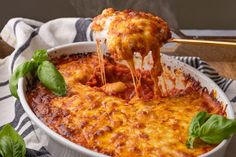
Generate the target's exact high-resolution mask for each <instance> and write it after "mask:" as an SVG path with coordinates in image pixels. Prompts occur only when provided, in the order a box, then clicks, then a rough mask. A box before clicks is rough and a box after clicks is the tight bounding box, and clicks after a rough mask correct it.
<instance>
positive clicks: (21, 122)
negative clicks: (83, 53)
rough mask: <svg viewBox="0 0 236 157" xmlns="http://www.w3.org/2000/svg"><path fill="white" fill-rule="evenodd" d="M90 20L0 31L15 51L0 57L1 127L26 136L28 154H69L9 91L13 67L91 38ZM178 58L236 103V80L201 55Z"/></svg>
mask: <svg viewBox="0 0 236 157" xmlns="http://www.w3.org/2000/svg"><path fill="white" fill-rule="evenodd" d="M90 23H91V19H90V18H61V19H56V20H52V21H49V22H47V23H42V22H38V21H35V20H30V19H25V18H13V19H11V20H9V22H8V23H7V24H6V25H5V27H4V28H3V30H2V31H1V34H0V35H1V37H2V39H3V40H4V41H5V42H7V43H8V44H9V45H11V46H12V47H14V48H15V50H14V52H13V53H12V54H11V55H10V56H8V57H6V58H4V59H1V60H0V112H1V114H0V126H1V127H2V126H3V125H4V124H7V123H10V124H11V125H12V126H13V127H14V128H15V130H16V131H17V132H18V133H19V134H20V135H21V136H22V137H23V138H24V140H25V143H26V146H27V156H40V157H47V156H57V157H59V156H61V157H62V156H67V157H68V156H70V155H69V154H67V153H66V152H60V150H58V149H57V148H55V147H54V145H53V144H50V140H49V139H48V137H47V136H46V135H45V134H44V133H43V132H42V131H41V130H40V129H38V128H36V127H35V126H34V125H33V124H32V122H31V121H30V119H29V118H28V116H27V115H26V113H25V112H24V110H23V108H22V106H21V104H20V102H19V101H18V100H16V99H15V98H14V97H13V96H11V94H10V91H9V88H8V84H9V77H10V75H11V73H12V72H13V70H14V68H15V67H16V66H17V65H19V64H20V63H22V62H23V61H25V60H29V59H30V58H31V56H32V52H33V51H34V50H36V49H48V48H51V47H55V46H58V45H62V44H67V43H72V42H82V41H92V40H93V37H92V32H91V29H90V27H89V25H90ZM0 53H1V52H0ZM176 58H177V59H179V60H180V61H182V62H185V63H187V64H189V65H191V66H193V67H194V68H196V69H198V70H199V71H201V72H202V73H204V74H205V75H207V76H208V77H209V78H211V79H212V80H213V81H215V82H216V83H217V84H218V85H219V86H220V87H221V88H222V90H223V91H224V92H225V93H226V95H227V96H228V98H229V100H230V101H231V103H232V105H234V107H235V106H236V81H234V80H232V79H227V78H224V77H222V76H220V75H219V74H218V73H217V72H216V71H215V70H214V69H212V68H211V67H210V66H209V65H208V64H207V63H206V62H204V61H202V60H201V59H200V58H198V57H176Z"/></svg>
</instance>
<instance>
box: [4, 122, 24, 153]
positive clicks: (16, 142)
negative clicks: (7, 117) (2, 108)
mask: <svg viewBox="0 0 236 157" xmlns="http://www.w3.org/2000/svg"><path fill="white" fill-rule="evenodd" d="M25 153H26V147H25V142H24V140H23V139H22V137H21V136H20V135H18V133H17V132H16V131H15V130H14V129H13V128H12V126H11V125H9V124H7V125H5V126H4V127H3V128H2V130H1V131H0V155H1V156H3V157H24V156H25Z"/></svg>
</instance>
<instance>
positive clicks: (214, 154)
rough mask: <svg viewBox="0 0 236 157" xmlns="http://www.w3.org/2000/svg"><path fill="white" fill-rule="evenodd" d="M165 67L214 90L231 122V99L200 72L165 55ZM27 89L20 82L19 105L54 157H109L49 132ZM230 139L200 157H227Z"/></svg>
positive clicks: (67, 48) (74, 46)
mask: <svg viewBox="0 0 236 157" xmlns="http://www.w3.org/2000/svg"><path fill="white" fill-rule="evenodd" d="M95 50H96V45H95V42H79V43H71V44H66V45H62V46H58V47H55V48H52V49H49V50H48V54H49V56H50V57H56V56H61V55H70V54H76V53H86V52H94V51H95ZM161 60H162V63H165V64H166V65H168V66H170V67H171V68H181V69H182V70H183V72H184V73H186V74H190V75H191V76H192V77H193V78H194V79H196V80H197V81H199V82H200V83H201V86H203V87H206V88H207V89H208V90H209V91H211V90H215V91H216V93H217V96H216V97H217V99H218V100H219V101H221V102H223V104H227V108H226V113H227V117H228V118H230V119H233V118H234V112H233V109H232V107H231V105H230V102H229V100H228V98H227V97H226V96H225V94H224V92H223V91H222V90H221V89H220V88H219V87H218V86H217V85H216V84H215V83H214V82H213V81H212V80H210V79H209V78H208V77H206V76H205V75H204V74H202V73H201V72H199V71H197V70H196V69H194V68H192V67H191V66H189V65H187V64H185V63H182V62H180V61H178V60H176V59H174V58H173V57H169V56H167V55H162V58H161ZM26 85H27V82H26V79H25V78H21V79H20V80H19V84H18V95H19V98H20V102H21V104H22V106H23V108H24V110H25V112H26V113H27V114H28V116H29V118H30V119H31V120H32V121H33V123H34V124H35V126H36V127H39V128H40V129H41V130H43V132H45V134H46V135H47V136H48V138H49V143H48V147H50V145H54V148H55V145H57V147H56V148H58V149H57V150H53V152H52V155H53V156H57V157H64V156H67V157H78V156H81V157H82V156H83V157H84V156H93V157H102V156H106V155H103V154H100V153H97V152H94V151H92V150H89V149H86V148H84V147H82V146H80V145H78V144H75V143H73V142H71V141H69V140H67V139H65V138H64V137H62V136H61V135H59V134H57V133H56V132H54V131H53V130H51V129H50V128H48V127H47V126H46V125H45V124H44V123H43V122H42V121H40V120H39V119H38V118H37V117H36V115H35V114H34V113H33V111H32V110H31V108H30V106H29V104H28V103H27V101H26V95H25V89H26V88H25V87H26ZM229 141H230V139H228V140H224V141H222V142H221V143H220V144H219V145H218V146H216V147H215V148H214V149H213V150H211V151H209V152H207V153H205V154H202V155H201V156H200V157H221V156H224V152H225V150H226V147H227V145H228V143H229Z"/></svg>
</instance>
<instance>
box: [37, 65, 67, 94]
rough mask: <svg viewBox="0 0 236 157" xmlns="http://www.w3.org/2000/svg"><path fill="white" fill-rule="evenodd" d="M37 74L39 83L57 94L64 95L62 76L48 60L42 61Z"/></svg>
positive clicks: (64, 88)
mask: <svg viewBox="0 0 236 157" xmlns="http://www.w3.org/2000/svg"><path fill="white" fill-rule="evenodd" d="M37 76H38V78H39V80H40V81H41V83H42V84H43V85H44V86H45V87H47V88H48V89H49V90H51V91H52V92H53V93H54V94H56V95H58V96H64V95H66V83H65V80H64V78H63V76H62V75H61V74H60V73H59V71H58V70H57V69H56V67H55V66H54V65H53V64H52V63H50V62H49V61H43V62H42V63H41V64H40V65H39V67H38V69H37Z"/></svg>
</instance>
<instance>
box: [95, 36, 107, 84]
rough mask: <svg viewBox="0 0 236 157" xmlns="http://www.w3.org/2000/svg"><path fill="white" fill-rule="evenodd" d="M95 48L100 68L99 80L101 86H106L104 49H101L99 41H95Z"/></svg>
mask: <svg viewBox="0 0 236 157" xmlns="http://www.w3.org/2000/svg"><path fill="white" fill-rule="evenodd" d="M96 47H97V56H98V64H99V67H100V74H101V80H102V84H103V85H105V84H106V73H105V66H104V58H103V54H104V52H103V51H104V49H103V48H102V47H101V42H100V41H99V40H96Z"/></svg>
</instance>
